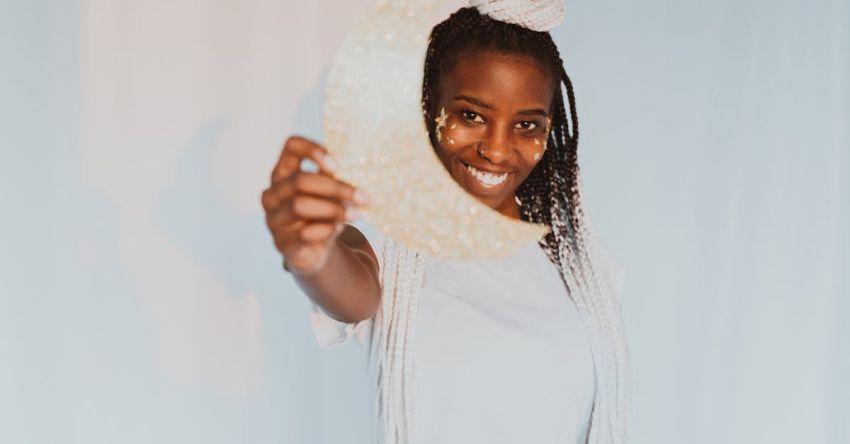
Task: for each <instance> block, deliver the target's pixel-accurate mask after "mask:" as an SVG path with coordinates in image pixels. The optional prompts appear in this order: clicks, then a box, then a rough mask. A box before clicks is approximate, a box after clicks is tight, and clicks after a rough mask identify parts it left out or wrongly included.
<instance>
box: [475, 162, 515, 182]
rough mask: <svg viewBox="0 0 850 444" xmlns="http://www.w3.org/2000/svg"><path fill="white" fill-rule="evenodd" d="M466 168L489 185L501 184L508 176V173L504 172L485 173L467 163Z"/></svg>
mask: <svg viewBox="0 0 850 444" xmlns="http://www.w3.org/2000/svg"><path fill="white" fill-rule="evenodd" d="M466 169H467V170H468V171H469V173H470V174H472V175H473V176H475V178H476V179H478V180H479V181H481V182H482V183H483V184H485V185H489V186H495V185H499V184H500V183H502V182H504V181H505V179H507V178H508V173H502V174H492V173H485V172H484V171H481V170H479V169H477V168H475V167H474V166H472V165H467V166H466Z"/></svg>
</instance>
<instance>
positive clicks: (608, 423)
mask: <svg viewBox="0 0 850 444" xmlns="http://www.w3.org/2000/svg"><path fill="white" fill-rule="evenodd" d="M475 49H481V50H495V51H501V52H506V53H515V54H522V55H527V56H530V57H532V58H533V59H534V60H536V61H538V62H539V63H540V64H541V65H542V66H543V67H545V68H547V69H548V70H549V72H550V73H552V77H553V80H555V81H556V84H557V93H556V94H555V97H554V100H553V103H552V127H551V131H550V133H549V139H548V142H547V147H548V148H547V149H546V150H545V151H544V153H543V157H542V159H541V161H540V162H539V163H538V165H537V166H536V167H535V168H534V170H532V172H531V174H530V175H529V176H528V178H526V180H525V181H524V182H523V184H522V185H520V187H519V188H518V189H517V198H518V199H519V200H520V217H521V218H522V219H523V220H526V221H529V222H533V223H547V224H549V225H550V226H551V227H552V230H551V232H550V233H549V234H547V235H546V236H545V237H544V238H543V239H541V240H540V245H541V247H542V248H543V249H544V251H545V252H546V254H547V256H548V257H549V259H550V261H551V262H552V263H553V264H554V265H555V266H556V267H557V268H558V270H559V271H560V274H561V277H562V279H563V281H564V284H565V286H566V288H567V290H568V291H569V294H570V297H571V298H572V300H573V301H574V303H575V305H576V308H577V311H578V312H579V314H580V316H581V319H582V323H583V325H584V327H585V330H586V332H587V333H588V335H587V336H588V339H589V342H590V347H591V352H592V354H593V362H594V370H595V372H596V375H597V376H598V377H597V381H598V382H599V384H598V385H597V393H596V397H595V399H594V405H593V411H592V413H591V424H590V431H589V433H588V440H587V442H588V443H590V444H601V443H606V444H607V443H623V442H625V440H626V435H627V424H626V416H625V415H626V402H627V399H628V389H629V375H630V373H629V372H630V371H629V357H628V350H627V347H626V343H625V336H624V332H623V324H622V319H621V315H620V307H619V302H618V301H616V300H614V299H612V297H611V296H610V295H614V294H615V293H614V288H613V284H612V282H611V280H610V278H609V277H608V270H607V269H606V268H605V267H606V266H605V261H604V260H603V258H602V257H601V256H600V251H601V249H600V248H601V247H600V245H599V244H598V239H597V238H596V237H595V236H594V234H593V231H592V227H591V224H590V220H589V218H587V217H586V215H585V214H584V209H583V206H582V199H581V196H582V192H581V180H580V177H579V176H580V174H579V168H578V159H577V147H578V134H579V132H578V117H577V113H576V101H575V95H574V91H573V85H572V82H571V81H570V78H569V76H567V73H566V70H565V69H564V64H563V61H562V60H561V57H560V55H559V52H558V49H557V47H556V45H555V43H554V42H553V41H552V38H551V36H550V35H549V33H547V32H535V31H530V30H528V29H525V28H522V27H520V26H517V25H512V24H507V23H503V22H499V21H496V20H493V19H491V18H489V17H487V16H484V15H481V14H480V13H479V12H478V11H477V10H476V9H475V8H461V9H460V10H458V11H456V12H455V13H454V14H452V15H451V16H450V17H449V18H448V19H446V20H445V21H443V22H442V23H440V24H438V25H437V26H435V27H434V28H433V30H432V32H431V36H430V41H429V45H428V50H427V53H426V59H425V66H424V79H423V83H422V108H423V114H424V116H425V121H426V126H427V128H428V131H429V135H430V137H431V141H432V144H434V145H436V143H437V141H436V140H435V132H434V123H433V122H434V120H433V117H434V114H435V111H436V109H435V107H436V103H435V95H436V94H435V92H434V90H435V89H436V88H437V87H438V86H439V85H438V80H439V78H440V75H441V74H443V73H445V72H446V71H447V70H448V69H450V68H451V67H452V66H453V63H454V61H455V60H456V58H457V57H458V56H459V55H460V54H461V53H462V52H463V51H467V50H475ZM562 88H563V89H562ZM564 95H566V103H565V100H564ZM568 112H569V114H568ZM380 254H381V255H382V257H383V265H382V269H381V282H382V287H383V295H382V299H381V309H380V310H379V311H378V313H377V314H376V325H378V326H379V327H378V328H376V329H374V330H373V333H372V348H371V351H370V365H377V367H378V368H377V375H378V396H377V398H376V403H375V420H376V421H377V420H378V419H379V418H380V420H381V426H380V427H377V425H376V423H373V425H376V428H377V432H378V433H376V437H377V438H378V439H379V441H378V442H381V443H384V444H409V443H410V439H411V436H412V434H411V433H412V432H411V429H412V426H413V424H412V421H411V419H412V417H413V416H412V415H413V409H414V407H415V406H414V404H413V400H412V393H411V387H412V380H413V378H414V377H415V375H413V373H412V372H413V362H412V361H413V358H412V356H413V354H412V350H413V343H414V334H413V333H414V322H415V319H416V311H417V307H418V302H419V295H420V290H421V287H422V283H423V277H424V267H425V265H424V258H423V257H422V256H421V254H420V253H418V252H415V251H412V250H409V249H407V248H406V247H404V246H403V245H401V244H399V243H397V242H395V241H393V240H392V239H391V238H386V243H385V244H384V248H383V250H382V251H381V252H380ZM372 368H373V369H374V367H372ZM381 437H383V440H381Z"/></svg>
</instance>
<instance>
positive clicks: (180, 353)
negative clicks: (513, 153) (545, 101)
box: [0, 0, 850, 444]
mask: <svg viewBox="0 0 850 444" xmlns="http://www.w3.org/2000/svg"><path fill="white" fill-rule="evenodd" d="M94 3H96V2H94ZM86 5H89V6H88V7H90V6H91V5H90V4H78V3H76V2H71V1H47V0H42V1H31V2H11V1H6V2H3V3H0V66H2V69H0V116H2V118H0V185H2V190H1V191H0V228H2V231H0V442H4V443H5V442H8V443H13V442H14V443H56V442H62V443H66V442H67V443H107V442H122V443H150V442H157V443H195V442H197V443H201V442H203V443H234V442H244V443H338V442H364V443H365V442H366V438H367V431H368V421H369V418H370V417H369V413H370V409H371V404H370V399H369V395H370V393H369V388H368V387H367V385H366V381H365V372H364V369H365V368H364V365H365V363H364V359H363V355H362V349H360V348H359V347H358V346H357V345H356V344H355V343H350V344H348V345H347V346H346V347H344V348H342V349H337V350H332V351H329V350H321V349H319V348H318V346H317V345H316V344H315V342H314V339H313V338H312V333H311V331H310V326H309V321H308V316H307V314H308V311H309V309H308V304H307V301H306V298H305V297H304V296H303V295H302V294H300V293H299V292H298V290H297V287H296V286H295V285H294V283H293V282H292V281H291V279H290V278H289V277H288V276H287V275H285V274H283V272H282V270H281V267H280V258H279V255H277V253H276V252H275V251H274V249H273V246H272V245H271V242H270V239H269V236H268V234H267V232H266V230H265V226H264V222H263V218H262V213H261V210H260V208H259V206H258V201H257V200H256V197H258V195H259V191H260V189H261V188H259V187H257V188H256V194H255V195H253V194H248V195H249V197H250V198H245V197H243V195H242V194H239V193H238V192H232V193H231V192H230V191H229V190H231V189H237V188H238V186H239V185H238V184H239V183H240V180H243V181H244V182H247V183H249V184H253V183H255V182H256V183H260V182H262V181H265V180H266V177H267V174H268V169H270V167H271V164H270V163H269V162H273V160H274V157H275V156H276V154H277V150H278V149H279V142H280V141H281V140H283V138H284V137H285V136H286V135H287V134H289V133H291V132H293V131H297V132H300V133H303V134H307V135H310V136H313V137H319V126H318V118H319V115H320V112H319V109H320V88H321V87H320V84H319V82H320V78H321V75H320V74H319V75H315V76H313V75H312V74H311V75H310V76H309V79H312V80H310V81H309V82H312V83H309V82H308V83H307V86H306V89H305V90H304V91H302V92H301V93H299V94H297V95H295V96H291V95H287V93H285V92H281V91H277V90H269V91H268V92H267V93H266V92H264V91H260V92H256V94H258V95H263V94H268V95H270V96H272V98H276V97H278V96H279V97H280V100H281V101H282V102H283V103H284V105H285V106H286V107H289V108H287V109H290V111H291V112H290V111H287V112H280V113H277V114H273V118H270V119H269V122H264V124H266V125H267V127H264V129H263V131H267V132H269V133H270V134H272V135H273V137H274V138H275V139H274V142H273V143H265V144H263V145H262V146H259V145H250V144H248V145H246V146H243V147H241V149H242V150H244V151H243V153H244V156H245V158H254V159H256V158H258V157H257V156H256V155H253V154H251V153H253V152H257V151H259V152H261V153H263V154H262V155H261V156H259V160H261V161H257V162H255V163H250V162H248V163H247V166H245V165H242V164H239V165H234V167H233V168H234V169H237V170H238V174H237V175H236V180H229V181H228V180H221V179H220V174H219V173H216V171H218V170H217V168H220V163H216V162H217V161H216V159H219V157H216V156H220V153H221V149H222V148H221V146H223V145H222V144H223V142H222V140H228V137H231V138H232V133H228V131H231V130H232V128H233V127H234V126H238V125H241V124H242V123H240V122H244V121H245V120H249V121H250V120H251V119H250V118H246V116H247V117H251V116H255V115H260V116H263V115H266V114H269V113H264V112H263V110H264V109H265V108H262V107H255V108H250V107H246V108H242V107H238V106H233V107H232V108H228V105H227V104H228V103H231V102H227V101H223V102H215V103H213V104H210V105H209V106H208V107H206V108H205V105H202V106H200V107H199V109H200V111H198V112H197V114H195V115H193V117H192V118H191V119H189V118H187V119H186V120H185V121H181V120H180V119H179V118H178V119H176V120H175V119H174V118H170V121H171V122H172V123H173V128H180V129H184V130H185V134H186V135H187V136H186V137H184V138H178V137H175V138H174V144H173V147H171V148H168V150H169V151H168V153H169V154H171V155H172V157H171V159H173V162H170V163H167V164H165V163H163V164H162V165H158V164H154V165H153V167H151V166H150V165H147V166H146V165H144V162H143V161H144V159H145V158H146V156H145V153H144V151H143V150H144V149H145V147H144V146H138V145H134V142H133V141H134V140H147V139H144V138H143V137H144V135H145V134H148V133H156V132H157V131H159V129H160V127H158V126H157V125H150V126H147V127H142V128H141V129H137V131H138V133H132V132H128V133H126V134H125V133H123V132H122V133H121V134H119V136H123V135H126V137H127V139H128V140H127V143H126V144H124V143H115V142H114V140H116V139H109V140H111V141H113V142H111V143H112V144H111V145H108V146H109V148H110V150H108V151H98V150H92V149H91V147H90V146H88V145H87V144H88V143H89V142H88V140H90V139H89V137H88V136H87V134H89V133H90V132H91V131H92V130H91V129H92V128H95V129H99V125H101V124H102V125H104V126H109V127H118V128H124V126H121V124H127V122H121V121H120V119H121V118H122V117H121V116H123V114H119V117H114V116H113V117H111V118H112V120H108V119H109V118H110V115H108V114H97V112H93V111H91V108H89V107H88V105H86V103H87V102H86V101H87V97H88V96H87V94H90V93H91V91H92V89H93V88H94V89H97V87H98V86H97V85H94V86H92V84H91V76H92V74H91V73H90V71H89V70H88V69H87V65H86V64H89V68H90V65H91V63H93V62H92V58H91V57H89V56H88V55H87V54H89V52H87V50H85V47H86V44H85V39H84V36H85V35H87V34H86V32H87V30H86V29H84V27H85V26H87V24H90V23H91V21H89V20H88V19H85V17H91V15H90V14H91V11H90V10H86V7H87V6H86ZM128 5H129V3H128ZM222 5H227V4H226V3H224V2H221V3H218V4H216V6H212V4H210V6H203V7H202V8H201V9H204V8H209V9H208V10H207V9H204V10H205V11H208V12H210V13H216V14H222V15H223V16H226V15H224V14H223V13H222V9H227V8H223V7H222ZM248 5H250V7H249V6H248ZM260 5H261V3H260V2H256V3H245V4H242V3H240V4H237V3H235V2H234V3H233V5H232V6H229V8H231V9H232V10H240V9H245V8H247V9H251V8H254V9H256V10H262V7H261V6H260ZM128 7H129V6H128ZM287 7H288V8H292V9H297V8H305V9H310V10H311V11H314V12H315V13H317V14H318V15H315V17H321V16H323V15H324V16H326V17H333V14H334V11H335V9H334V7H332V6H331V2H325V3H321V2H319V3H316V4H311V5H300V6H299V5H296V4H290V5H288V6H287ZM358 7H359V6H358ZM567 7H568V16H567V19H566V22H565V23H564V24H563V25H562V26H561V27H560V28H558V29H557V30H556V31H555V32H554V35H555V37H556V40H557V41H558V43H559V46H560V48H561V51H562V55H563V57H564V59H565V61H566V66H567V70H568V72H569V73H570V75H571V76H572V79H573V81H574V84H575V87H576V95H577V100H578V110H579V118H580V123H581V143H580V150H581V152H580V162H581V163H582V166H583V177H584V182H585V191H586V201H587V206H588V209H589V213H590V214H591V216H592V218H593V221H594V223H595V225H596V226H597V229H598V231H599V232H600V233H601V234H602V236H603V237H604V238H605V239H606V241H607V242H608V244H609V245H610V246H611V247H612V248H613V250H614V251H615V252H616V254H617V255H618V257H619V259H620V260H621V262H623V264H624V265H625V268H626V272H627V276H626V283H625V290H624V295H623V298H624V306H623V309H624V314H625V319H626V329H627V333H628V335H629V338H630V344H631V351H632V357H633V362H634V383H635V388H634V395H635V396H634V400H633V413H634V418H633V440H632V442H634V443H647V444H648V443H682V442H686V443H706V444H708V443H711V444H714V443H753V442H771V443H789V444H790V443H804V442H805V443H830V444H839V443H846V442H850V383H848V381H847V378H846V375H848V374H850V345H848V344H850V327H848V325H850V323H848V322H847V318H848V316H850V302H848V297H850V253H849V252H850V131H848V124H850V4H849V3H848V2H847V1H846V0H845V1H837V0H833V1H827V0H824V1H811V2H800V1H797V2H795V1H790V0H780V1H772V2H768V1H763V0H747V1H737V2H731V1H715V2H692V1H678V2H667V1H660V0H652V1H647V2H640V3H637V2H618V1H605V0H603V1H586V0H579V1H570V2H568V3H567ZM158 8H159V11H160V12H161V13H162V14H163V16H169V14H171V13H173V14H174V17H175V20H176V21H180V20H183V21H185V22H186V23H187V24H190V23H191V22H192V21H193V20H198V21H202V20H207V19H208V17H205V16H203V15H185V16H184V15H180V13H179V11H178V12H174V11H172V10H171V9H170V8H171V7H170V6H168V5H165V4H163V5H160V6H158ZM287 14H289V15H286V14H283V15H281V16H280V17H281V20H282V22H281V25H280V26H282V27H286V26H290V25H293V23H294V21H295V20H298V19H299V17H300V18H301V21H304V20H303V17H305V16H307V17H314V16H310V15H301V14H300V13H298V14H294V15H293V14H292V13H287ZM305 14H306V13H305ZM127 16H128V17H134V15H133V14H129V15H127ZM287 20H290V22H287ZM329 20H334V19H329ZM145 23H147V22H145V21H142V22H141V24H142V25H144V24H145ZM310 23H316V22H310ZM341 23H348V22H344V21H342V22H341ZM126 25H127V24H126V23H117V24H114V26H115V29H116V31H115V32H116V33H118V32H119V31H121V32H126V31H125V30H122V28H124V27H125V26H126ZM316 26H318V24H316ZM340 26H341V25H340ZM346 26H347V25H346ZM342 28H344V26H342ZM140 29H141V30H140V31H138V32H139V33H140V39H142V40H144V39H148V38H149V39H154V38H157V28H156V27H154V26H152V27H151V29H147V30H146V29H144V26H142V27H140ZM260 29H263V28H260ZM222 32H225V31H222ZM316 32H317V33H318V32H319V31H316ZM147 33H149V34H147ZM166 37H167V35H166ZM180 38H182V36H176V37H175V40H178V39H180ZM205 38H208V39H211V40H212V39H214V38H215V37H214V36H213V35H212V34H201V37H199V40H198V45H200V47H204V41H205V40H204V39H205ZM257 38H258V39H261V40H262V39H263V34H262V33H259V37H257ZM319 40H320V41H319V43H318V44H319V45H322V48H326V49H327V48H330V49H332V48H333V47H334V45H335V44H336V42H335V41H333V40H332V39H329V40H326V41H323V40H321V39H319ZM225 41H226V40H225ZM305 41H310V38H309V37H307V36H305V37H304V38H303V39H291V40H290V41H282V42H281V43H280V46H278V47H277V48H278V49H281V48H282V50H281V51H280V52H278V53H259V54H260V56H261V57H258V59H257V60H265V57H267V56H270V55H273V56H276V57H279V58H281V59H284V60H285V59H286V57H292V58H295V57H296V56H295V55H294V54H296V53H297V51H296V47H297V46H299V45H301V46H303V45H304V44H305V43H304V42H305ZM215 42H216V43H215V44H212V43H211V44H209V45H207V46H209V47H210V53H211V54H215V53H216V52H217V51H224V49H223V48H222V47H221V46H220V43H221V40H215ZM311 44H313V45H316V44H317V43H315V42H313V43H311ZM287 48H289V49H287ZM252 50H255V51H259V50H257V49H256V48H254V47H253V46H251V45H244V46H242V47H240V46H239V45H237V46H236V47H235V51H237V52H240V51H246V52H250V51H252ZM326 52H327V51H326ZM209 57H214V55H211V56H209ZM152 59H155V57H152ZM248 60H249V61H250V60H251V59H250V58H248ZM140 63H142V62H140ZM169 63H170V62H169V60H164V61H163V63H162V65H161V66H158V67H157V71H168V70H169V69H174V72H173V73H170V74H173V75H176V76H179V75H180V72H179V69H182V68H180V67H179V66H181V65H178V67H177V68H170V66H172V65H169ZM242 63H246V62H245V61H244V60H242ZM299 63H301V62H299V61H298V59H296V60H292V61H291V62H290V69H291V71H290V72H291V73H292V74H291V76H292V79H295V78H300V77H299V74H298V72H299V70H300V69H301V66H300V65H299ZM311 63H313V65H315V66H318V68H317V71H316V72H318V73H321V68H322V66H326V60H324V59H321V58H317V59H316V60H313V61H311ZM313 65H311V66H313ZM146 66H148V67H149V66H152V65H141V67H146ZM223 66H225V65H223ZM249 66H255V65H249ZM117 69H118V68H116V70H117ZM284 72H286V71H284ZM143 75H146V74H144V73H143ZM151 75H153V74H151ZM290 80H291V79H289V77H286V76H285V75H284V76H281V77H276V78H273V79H268V78H266V77H264V75H263V74H262V70H261V69H245V70H244V71H237V72H235V73H234V74H232V76H231V77H228V81H230V82H233V83H231V84H227V85H223V86H222V85H217V84H212V83H210V84H204V85H202V86H201V87H199V88H200V91H201V92H202V93H203V92H204V91H213V90H216V91H218V90H219V89H221V88H222V87H223V88H225V89H226V88H227V87H233V86H234V85H251V84H261V85H262V84H263V83H262V82H271V83H269V84H286V83H287V82H288V81H290ZM292 81H293V82H294V80H292ZM136 86H137V85H136V84H134V83H132V82H128V83H127V84H123V85H121V84H119V85H118V86H117V87H115V88H117V89H109V90H106V91H107V92H110V93H114V92H115V91H116V90H117V91H119V93H118V94H117V95H116V99H115V100H116V102H120V101H121V97H122V95H121V91H123V90H126V91H128V93H129V92H131V91H132V90H133V88H135V87H136ZM122 88H123V89H122ZM176 91H177V94H178V95H179V91H180V90H179V89H177V90H176ZM166 93H167V94H166ZM174 94H175V93H174V91H173V90H171V91H165V92H163V94H162V96H161V97H156V99H157V100H158V101H159V102H160V106H161V107H162V109H163V110H167V108H168V107H169V106H170V104H172V103H174V102H176V101H178V99H179V97H175V95H174ZM201 96H202V97H203V94H201ZM232 103H241V102H238V101H237V102H232ZM251 103H255V102H251ZM151 109H156V108H151ZM196 111H197V110H196ZM198 116H201V117H200V118H198ZM101 118H103V119H104V120H103V122H102V123H101V120H99V119H101ZM151 119H152V121H153V122H156V121H155V120H153V119H155V116H154V117H151ZM129 126H130V127H132V125H129ZM133 128H135V127H133ZM173 128H172V129H162V131H163V132H166V131H172V133H173V132H174V131H175V130H174V129H173ZM269 128H271V129H269ZM229 134H230V135H229ZM237 134H239V133H237ZM140 138H141V139H140ZM146 143H147V142H146ZM225 145H226V144H225ZM153 151H155V150H154V149H153V148H151V152H153ZM108 153H111V154H108ZM116 153H117V155H116ZM252 155H253V156H254V157H251V156H252ZM151 156H153V154H151ZM263 156H264V157H263ZM152 158H155V159H158V158H157V157H155V156H153V157H152ZM116 159H117V160H116ZM92 165H95V166H97V165H100V166H104V165H106V166H108V167H111V168H110V170H111V171H114V172H115V173H114V174H115V177H111V178H110V179H109V181H105V180H96V179H92V177H95V176H97V174H94V173H92V172H91V171H92V169H91V168H92ZM217 165H219V166H217ZM163 169H164V170H166V171H167V172H168V174H166V175H165V176H164V177H165V178H166V179H164V180H163V182H162V183H163V185H162V186H161V187H160V188H151V190H155V191H156V192H155V193H151V194H150V195H149V196H148V194H144V193H141V192H138V191H137V189H138V188H143V186H144V184H145V183H146V178H147V177H153V175H154V173H153V172H158V171H159V170H163ZM94 171H95V172H97V170H96V169H95V170H94ZM149 171H150V172H149ZM216 174H219V175H216ZM240 175H241V176H240ZM260 176H261V177H262V181H258V180H257V179H256V177H260ZM97 177H100V176H97ZM125 177H126V178H127V182H126V185H123V184H125V182H124V181H123V179H122V178H125ZM231 179H232V178H231ZM150 182H153V180H151V181H150ZM104 184H107V185H108V186H105V185H104ZM252 186H253V185H252ZM124 187H126V189H127V190H129V191H127V193H126V194H121V192H119V191H122V192H123V190H124ZM228 187H230V188H228ZM116 190H119V191H116ZM116 196H119V197H120V196H130V197H131V198H135V197H136V196H148V197H150V203H151V207H150V208H151V211H150V212H149V214H133V212H132V209H133V208H135V207H134V203H133V202H132V201H129V202H128V201H126V200H125V201H123V202H122V201H121V199H117V198H116ZM233 196H236V197H235V198H234V197H233ZM240 199H241V200H240ZM251 199H254V200H253V201H251ZM234 202H236V203H234ZM128 209H129V212H128ZM145 218H149V219H150V225H137V224H135V221H136V220H137V219H145ZM138 227H143V228H150V227H153V229H155V230H156V236H157V237H156V239H158V240H161V241H162V242H164V243H163V244H162V245H167V246H168V249H160V247H161V245H160V244H158V243H157V244H146V243H145V242H142V243H141V245H138V243H137V242H135V243H134V239H136V238H138V239H149V238H148V237H145V236H148V234H149V233H142V232H141V229H142V228H138ZM151 239H152V238H151ZM162 252H168V254H169V255H177V256H179V257H180V258H182V259H181V260H185V263H186V264H190V265H191V268H190V267H189V265H187V266H186V268H185V269H186V270H192V272H191V273H185V272H183V269H169V268H167V267H166V268H158V267H157V265H156V264H157V263H158V262H160V261H165V260H166V256H165V254H164V253H162ZM160 254H163V255H162V256H160ZM168 263H171V262H168ZM179 263H184V262H179ZM211 281H214V282H215V283H216V284H215V285H216V286H215V287H212V288H213V290H215V292H216V294H219V293H220V294H221V295H224V296H222V297H221V298H218V299H216V298H212V297H211V296H210V295H211V293H212V291H209V290H208V289H207V285H209V282H211ZM146 283H156V285H154V286H150V287H149V286H148V284H146ZM246 301H247V302H246ZM222 304H223V305H222ZM228 304H232V305H228ZM221 307H224V308H221ZM231 307H235V308H231ZM245 307H247V308H245ZM234 312H238V313H245V314H244V316H242V317H236V318H233V319H231V318H228V317H226V315H228V314H232V313H234ZM231 331H232V332H233V333H232V334H231V333H230V332H231ZM221 332H224V333H221ZM246 332H247V333H246ZM234 337H235V338H240V339H239V341H237V340H236V339H234V340H233V341H234V342H233V343H232V344H228V343H227V342H228V340H229V338H234ZM240 341H241V342H240ZM175 344H177V345H175ZM245 349H248V350H249V351H244V350H245ZM251 350H254V351H251ZM243 362H244V364H243ZM222 369H223V370H222Z"/></svg>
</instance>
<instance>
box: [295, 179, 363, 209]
mask: <svg viewBox="0 0 850 444" xmlns="http://www.w3.org/2000/svg"><path fill="white" fill-rule="evenodd" d="M291 186H292V187H293V188H294V190H295V191H294V192H295V193H298V194H310V195H313V196H319V197H325V198H329V199H335V200H339V201H342V202H346V203H349V204H357V205H366V204H368V203H369V196H368V195H367V194H366V192H365V191H363V190H359V189H358V188H356V187H354V186H353V185H351V184H349V183H346V182H343V181H341V180H338V179H335V178H333V177H328V176H325V175H323V174H316V173H298V174H297V175H296V176H295V177H293V179H292V185H291Z"/></svg>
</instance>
